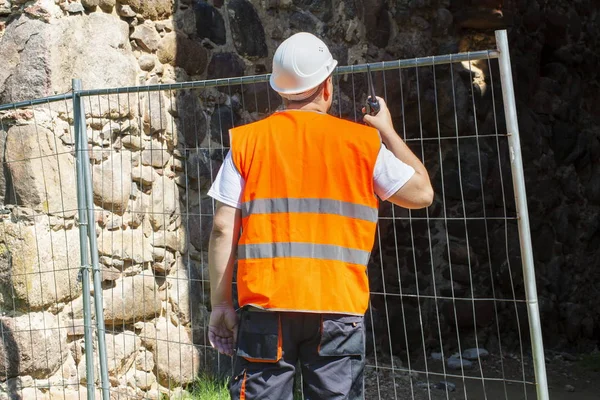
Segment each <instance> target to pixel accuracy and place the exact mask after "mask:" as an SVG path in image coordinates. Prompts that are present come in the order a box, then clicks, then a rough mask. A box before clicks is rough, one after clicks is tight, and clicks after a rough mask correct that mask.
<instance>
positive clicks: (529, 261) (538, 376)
mask: <svg viewBox="0 0 600 400" xmlns="http://www.w3.org/2000/svg"><path fill="white" fill-rule="evenodd" d="M496 43H497V46H498V50H499V52H500V54H499V58H498V61H499V66H500V79H501V81H502V96H503V98H504V110H505V114H506V129H507V133H508V143H509V146H510V160H511V171H512V176H513V186H514V190H515V205H516V209H517V217H518V222H519V241H520V243H521V257H522V260H523V279H524V281H525V294H526V296H527V313H528V316H529V330H530V335H531V345H532V350H533V365H534V369H535V380H536V384H537V398H538V400H548V399H549V396H548V382H547V378H546V364H545V357H544V344H543V341H542V326H541V322H540V310H539V307H538V298H537V288H536V284H535V267H534V263H533V251H532V246H531V231H530V228H529V211H528V209H527V193H526V191H525V176H524V173H523V159H522V157H521V140H520V136H519V123H518V120H517V105H516V101H515V92H514V86H513V79H512V70H511V63H510V53H509V48H508V35H507V33H506V30H502V31H496Z"/></svg>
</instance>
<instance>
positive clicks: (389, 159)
mask: <svg viewBox="0 0 600 400" xmlns="http://www.w3.org/2000/svg"><path fill="white" fill-rule="evenodd" d="M414 174H415V169H414V168H413V167H411V166H410V165H408V164H405V163H404V162H402V161H401V160H399V159H398V158H396V156H395V155H394V154H393V153H392V152H391V151H389V150H388V149H387V148H386V147H385V146H383V145H382V146H381V150H379V155H378V156H377V161H376V162H375V169H374V170H373V182H374V184H375V194H376V195H377V196H379V198H380V199H381V200H387V199H389V198H390V197H391V196H392V195H393V194H394V193H396V192H397V191H398V190H400V188H402V186H404V185H405V184H406V182H408V181H409V179H410V178H412V176H413V175H414Z"/></svg>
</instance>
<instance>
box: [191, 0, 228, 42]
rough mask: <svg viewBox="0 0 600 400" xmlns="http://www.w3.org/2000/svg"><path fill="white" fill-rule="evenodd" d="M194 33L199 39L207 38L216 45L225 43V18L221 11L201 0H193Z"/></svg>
mask: <svg viewBox="0 0 600 400" xmlns="http://www.w3.org/2000/svg"><path fill="white" fill-rule="evenodd" d="M194 15H195V17H196V18H195V22H196V34H197V35H198V38H200V39H204V38H206V39H209V40H211V41H212V42H213V43H215V44H217V45H224V44H225V43H227V32H226V29H225V20H224V19H223V16H222V15H221V13H220V12H219V11H218V10H217V9H216V8H214V7H213V6H211V5H210V4H208V3H207V2H206V1H203V0H194Z"/></svg>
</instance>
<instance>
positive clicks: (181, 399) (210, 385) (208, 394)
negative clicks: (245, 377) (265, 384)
mask: <svg viewBox="0 0 600 400" xmlns="http://www.w3.org/2000/svg"><path fill="white" fill-rule="evenodd" d="M183 393H184V394H183V396H178V395H176V396H174V397H172V398H171V399H172V400H228V399H229V390H228V380H219V379H215V378H212V377H210V376H202V377H199V378H198V379H196V381H195V382H194V383H193V384H192V385H190V386H189V387H188V388H187V390H186V391H184V392H183ZM163 400H168V399H167V398H166V397H164V396H163ZM294 400H303V396H302V387H301V386H300V384H299V382H298V381H295V382H294Z"/></svg>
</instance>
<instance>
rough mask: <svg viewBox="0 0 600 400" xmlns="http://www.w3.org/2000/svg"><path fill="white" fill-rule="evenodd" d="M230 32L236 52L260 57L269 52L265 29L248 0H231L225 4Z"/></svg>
mask: <svg viewBox="0 0 600 400" xmlns="http://www.w3.org/2000/svg"><path fill="white" fill-rule="evenodd" d="M227 11H228V13H229V21H230V24H231V34H232V36H233V42H234V44H235V48H236V49H237V51H238V53H240V54H241V55H242V56H245V57H248V58H262V57H266V56H267V55H268V53H269V51H268V48H267V42H266V40H265V30H264V28H263V25H262V22H261V20H260V17H259V16H258V13H257V12H256V9H255V8H254V6H253V5H252V3H250V2H249V1H248V0H232V1H230V2H229V4H228V5H227Z"/></svg>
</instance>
